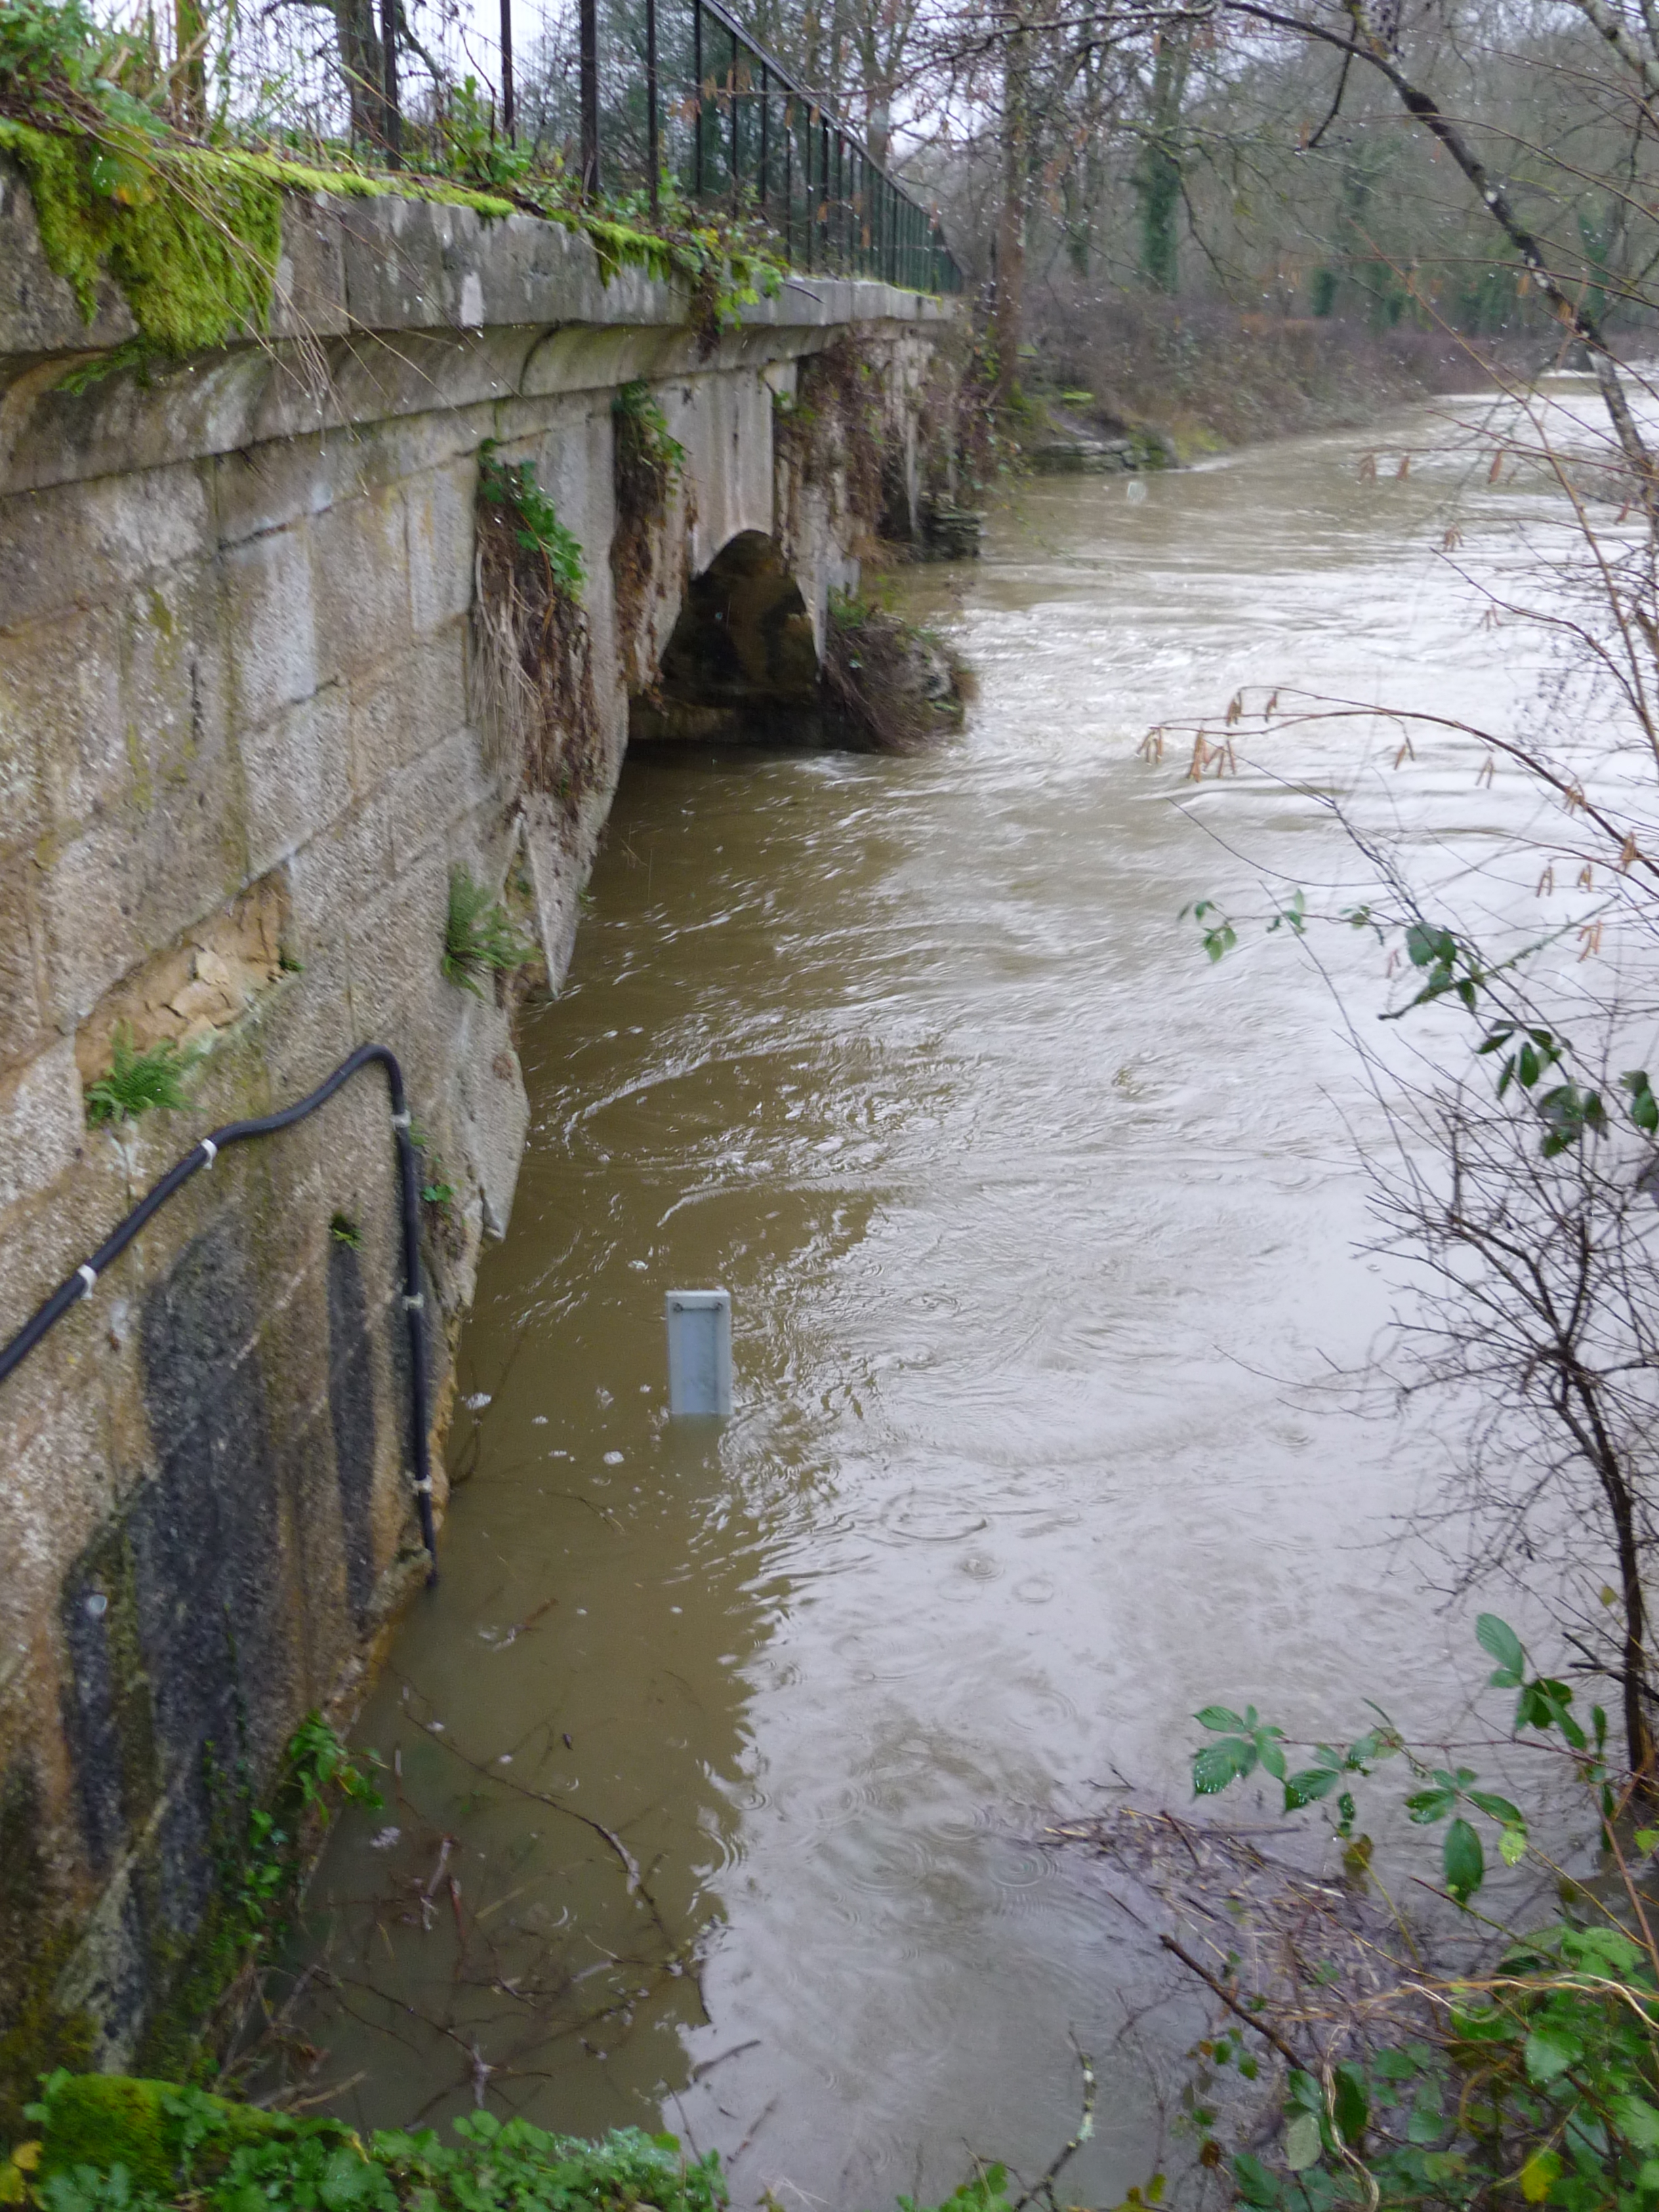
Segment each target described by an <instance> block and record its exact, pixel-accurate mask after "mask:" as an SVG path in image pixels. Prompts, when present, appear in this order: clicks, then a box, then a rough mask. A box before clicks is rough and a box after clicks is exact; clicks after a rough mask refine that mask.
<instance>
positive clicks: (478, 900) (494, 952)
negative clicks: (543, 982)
mask: <svg viewBox="0 0 1659 2212" xmlns="http://www.w3.org/2000/svg"><path fill="white" fill-rule="evenodd" d="M534 951H535V948H534V946H533V945H526V943H525V941H524V939H522V938H521V937H520V935H519V934H518V933H517V931H516V930H515V929H514V928H513V924H512V922H511V921H509V919H508V918H507V908H505V907H504V906H502V905H501V903H500V902H499V901H498V900H496V899H493V898H492V897H491V896H490V895H489V890H487V889H486V887H485V886H484V885H483V884H479V883H475V882H474V880H473V878H471V875H469V874H468V872H467V871H466V870H465V868H457V869H456V870H455V872H454V873H453V875H452V876H451V877H450V878H449V914H448V917H447V921H446V922H445V925H444V950H443V961H442V966H443V971H444V974H445V975H447V977H448V978H449V981H451V982H452V983H458V984H459V986H460V987H461V989H462V990H464V991H471V994H472V995H473V997H474V998H475V999H482V998H483V995H484V994H483V983H482V978H483V977H484V976H486V975H508V974H511V972H512V971H513V969H515V968H522V967H523V966H524V964H525V963H526V961H527V960H529V959H531V958H532V957H533V955H534Z"/></svg>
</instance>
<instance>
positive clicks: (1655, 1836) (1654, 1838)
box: [1633, 1828, 1659, 1858]
mask: <svg viewBox="0 0 1659 2212" xmlns="http://www.w3.org/2000/svg"><path fill="white" fill-rule="evenodd" d="M1633 1840H1634V1842H1635V1844H1636V1848H1637V1850H1638V1851H1640V1852H1641V1854H1642V1856H1643V1857H1644V1858H1646V1857H1648V1856H1649V1855H1650V1853H1651V1852H1653V1851H1659V1828H1638V1830H1637V1831H1636V1834H1635V1837H1634V1838H1633Z"/></svg>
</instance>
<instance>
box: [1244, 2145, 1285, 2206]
mask: <svg viewBox="0 0 1659 2212" xmlns="http://www.w3.org/2000/svg"><path fill="white" fill-rule="evenodd" d="M1233 2179H1234V2180H1235V2181H1236V2182H1237V2184H1238V2195H1239V2200H1240V2202H1241V2203H1245V2204H1249V2205H1254V2206H1259V2207H1261V2208H1263V2212H1268V2208H1271V2207H1273V2206H1275V2205H1278V2204H1280V2203H1283V2202H1284V2199H1283V2197H1281V2195H1280V2193H1279V2183H1278V2181H1277V2180H1276V2179H1274V2177H1273V2175H1272V2174H1271V2173H1269V2172H1268V2171H1267V2167H1266V2166H1263V2164H1262V2163H1261V2160H1260V2159H1259V2158H1255V2157H1254V2156H1252V2154H1250V2153H1249V2151H1247V2150H1242V2151H1240V2152H1239V2154H1238V2155H1237V2158H1236V2159H1234V2160H1233Z"/></svg>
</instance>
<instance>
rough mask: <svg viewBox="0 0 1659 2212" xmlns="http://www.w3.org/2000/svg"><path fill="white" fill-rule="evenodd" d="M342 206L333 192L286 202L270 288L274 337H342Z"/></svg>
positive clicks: (291, 196) (290, 196) (346, 325)
mask: <svg viewBox="0 0 1659 2212" xmlns="http://www.w3.org/2000/svg"><path fill="white" fill-rule="evenodd" d="M342 214H343V207H342V203H341V202H340V201H339V200H338V199H337V198H336V197H335V196H334V195H333V194H332V193H331V192H312V193H310V194H308V195H307V196H305V197H301V195H300V194H299V193H298V192H287V193H284V195H283V248H282V252H281V255H280V256H279V258H278V259H277V263H276V283H275V285H274V286H273V288H272V298H271V303H270V336H271V337H273V338H301V339H306V338H309V339H313V340H314V339H317V338H331V337H344V335H345V334H346V332H347V331H349V329H350V327H351V322H350V318H349V316H348V314H347V313H346V292H345V236H344V233H343V229H342V228H341V216H342Z"/></svg>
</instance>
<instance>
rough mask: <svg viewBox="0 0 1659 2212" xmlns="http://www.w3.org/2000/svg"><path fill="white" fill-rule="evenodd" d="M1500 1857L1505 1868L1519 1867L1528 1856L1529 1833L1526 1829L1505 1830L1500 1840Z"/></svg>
mask: <svg viewBox="0 0 1659 2212" xmlns="http://www.w3.org/2000/svg"><path fill="white" fill-rule="evenodd" d="M1526 1856H1527V1832H1526V1830H1525V1829H1524V1828H1505V1829H1504V1832H1503V1834H1502V1835H1501V1836H1500V1837H1499V1838H1498V1857H1499V1858H1501V1859H1502V1860H1503V1862H1504V1865H1505V1866H1510V1867H1512V1866H1519V1865H1520V1863H1521V1862H1522V1859H1523V1858H1525V1857H1526Z"/></svg>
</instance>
